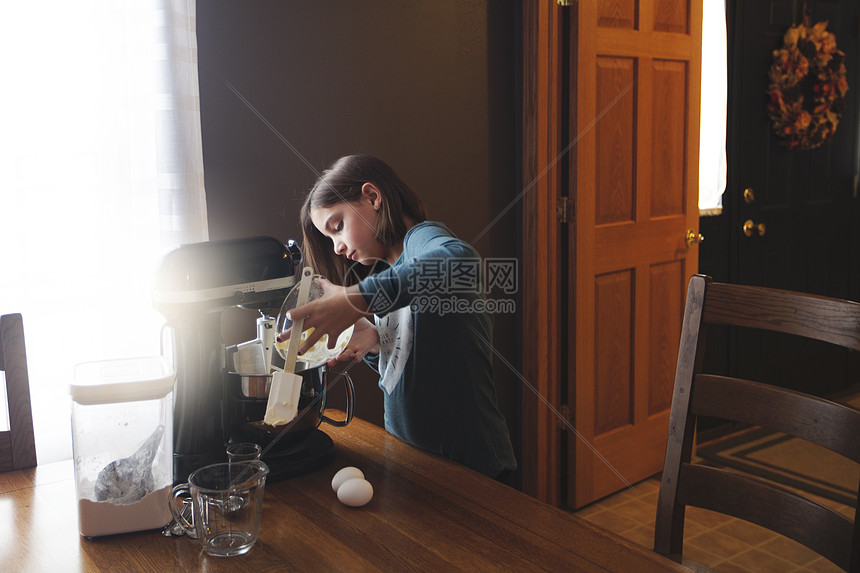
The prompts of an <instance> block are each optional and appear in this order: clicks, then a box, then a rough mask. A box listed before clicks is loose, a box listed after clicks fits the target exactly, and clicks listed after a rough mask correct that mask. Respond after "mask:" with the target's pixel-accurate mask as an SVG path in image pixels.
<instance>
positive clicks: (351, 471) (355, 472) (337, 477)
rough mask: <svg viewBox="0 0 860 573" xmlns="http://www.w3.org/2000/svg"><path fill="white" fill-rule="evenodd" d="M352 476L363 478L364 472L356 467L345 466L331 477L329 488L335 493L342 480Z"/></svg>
mask: <svg viewBox="0 0 860 573" xmlns="http://www.w3.org/2000/svg"><path fill="white" fill-rule="evenodd" d="M353 478H362V479H364V473H363V472H362V471H361V470H360V469H358V468H354V467H352V466H347V467H345V468H343V469H341V470H340V471H338V472H337V473H336V474H334V477H333V478H332V479H331V488H332V489H333V490H334V492H335V493H337V490H339V489H340V486H341V484H343V482H345V481H346V480H348V479H353Z"/></svg>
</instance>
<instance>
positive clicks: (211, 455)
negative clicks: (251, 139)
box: [153, 237, 355, 483]
mask: <svg viewBox="0 0 860 573" xmlns="http://www.w3.org/2000/svg"><path fill="white" fill-rule="evenodd" d="M300 263H301V251H300V250H299V248H298V246H297V245H296V243H295V241H289V242H288V243H287V244H286V245H284V244H282V243H281V242H280V241H278V240H277V239H275V238H273V237H250V238H243V239H233V240H224V241H207V242H203V243H195V244H190V245H184V246H182V247H179V248H178V249H176V250H174V251H172V252H170V253H168V254H167V255H166V256H165V257H164V259H163V260H162V263H161V266H160V268H159V269H158V272H157V275H156V287H155V291H154V292H153V305H154V306H155V308H156V310H157V311H159V312H160V313H161V314H162V315H163V316H164V317H165V318H166V320H167V323H166V326H165V331H166V333H167V334H168V335H169V338H170V342H171V345H170V350H171V351H172V359H173V362H174V369H175V372H176V387H175V390H174V401H175V402H174V430H173V435H174V447H173V451H174V454H173V455H174V466H173V467H174V472H173V474H174V476H173V477H174V481H175V482H176V483H180V482H184V481H186V480H187V478H188V475H189V474H190V473H191V472H192V471H194V470H195V469H198V468H200V467H203V466H204V465H208V464H211V463H216V462H220V461H224V459H225V448H226V446H227V445H228V444H229V443H235V442H255V443H257V444H259V445H260V446H261V447H262V449H263V453H262V455H261V459H262V460H263V461H265V462H266V463H267V465H269V467H270V468H271V473H270V475H269V479H270V480H277V479H284V478H287V477H291V476H294V475H300V474H302V473H306V472H309V471H313V470H315V469H318V468H320V467H323V466H324V465H326V464H327V463H328V462H329V461H330V460H331V458H332V456H333V455H334V445H333V443H332V441H331V438H330V437H329V436H327V435H326V434H325V433H323V432H322V431H320V430H319V429H318V428H317V427H318V426H319V424H320V423H321V422H323V421H325V422H327V423H329V424H332V425H336V426H343V425H346V424H348V423H349V421H350V420H351V419H352V412H353V409H354V396H355V393H354V388H353V385H352V380H351V379H350V378H349V376H348V375H345V374H341V375H339V377H340V376H343V377H344V379H345V381H346V391H347V416H346V419H345V420H343V421H335V420H331V419H330V418H327V417H326V416H324V415H323V411H324V409H325V395H326V389H327V376H328V373H327V372H326V368H325V366H324V365H322V366H317V367H311V368H309V366H312V365H308V364H302V363H299V364H297V367H296V373H297V374H301V376H302V389H301V397H300V401H299V412H298V415H297V416H296V419H295V420H293V421H292V422H291V423H289V424H286V425H284V426H268V425H266V424H263V423H262V420H263V417H264V414H265V408H266V403H267V401H268V392H269V386H270V384H271V377H272V375H271V370H272V367H273V366H275V365H276V363H277V361H278V360H280V359H281V358H280V356H279V355H278V354H277V353H276V352H275V351H274V350H275V348H274V347H275V344H274V341H275V334H276V332H275V330H276V319H275V318H273V315H274V314H275V313H277V312H278V309H280V308H281V306H282V303H283V302H284V300H285V298H286V296H287V294H288V293H289V292H290V289H291V288H292V287H293V286H294V285H295V284H296V270H297V268H298V267H299V266H300ZM234 307H239V308H245V309H254V310H257V311H259V312H260V317H259V318H258V319H257V321H256V326H257V338H255V339H254V340H250V341H247V342H243V343H241V344H237V345H234V346H230V347H226V346H225V345H224V343H223V341H222V338H221V320H222V314H223V312H224V311H225V310H227V309H229V308H234ZM248 350H253V351H254V352H253V357H254V360H253V362H248V361H247V360H246V359H245V357H246V356H247V355H248V354H249V353H248ZM239 357H242V360H237V358H239Z"/></svg>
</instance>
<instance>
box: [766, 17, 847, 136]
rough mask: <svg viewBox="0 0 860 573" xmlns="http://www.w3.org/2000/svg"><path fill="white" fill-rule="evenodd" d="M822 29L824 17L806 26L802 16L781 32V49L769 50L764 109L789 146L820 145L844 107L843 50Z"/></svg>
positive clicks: (830, 35) (837, 122)
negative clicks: (770, 55) (771, 55)
mask: <svg viewBox="0 0 860 573" xmlns="http://www.w3.org/2000/svg"><path fill="white" fill-rule="evenodd" d="M826 28H827V22H826V21H825V22H819V23H817V24H815V25H814V26H812V27H809V19H808V18H804V22H803V24H796V25H794V26H792V27H791V28H789V29H788V31H787V32H786V33H785V36H784V37H783V40H784V45H783V47H782V49H780V50H774V52H773V64H772V65H771V67H770V71H769V72H768V77H769V78H770V86H769V87H768V96H769V101H768V104H767V112H768V115H769V116H770V119H771V121H772V122H773V129H774V131H775V132H776V135H777V136H778V137H779V138H780V140H781V142H782V143H783V144H784V145H785V146H786V147H788V148H789V149H798V148H799V149H814V148H816V147H818V146H820V145H821V144H823V143H824V142H825V141H827V139H828V138H830V137H831V136H833V134H834V133H835V132H836V126H837V125H839V119H840V118H841V117H842V111H843V109H844V108H845V93H846V92H847V91H848V81H847V80H846V78H845V54H844V53H843V52H842V51H840V50H838V49H837V48H836V36H835V35H833V34H832V33H830V32H828V31H827V30H826Z"/></svg>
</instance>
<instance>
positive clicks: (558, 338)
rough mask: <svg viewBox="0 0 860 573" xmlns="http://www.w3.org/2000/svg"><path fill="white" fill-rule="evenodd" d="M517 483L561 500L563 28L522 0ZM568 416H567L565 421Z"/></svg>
mask: <svg viewBox="0 0 860 573" xmlns="http://www.w3.org/2000/svg"><path fill="white" fill-rule="evenodd" d="M522 7H523V15H522V16H523V68H522V74H523V75H522V78H523V82H522V85H523V100H522V101H523V136H522V140H523V145H522V147H523V158H522V160H523V170H522V173H523V181H522V189H523V193H524V194H523V198H522V201H523V203H522V209H523V242H522V245H523V254H522V261H523V263H522V268H523V280H522V283H521V284H522V288H523V294H522V305H523V309H522V316H523V335H522V341H523V350H522V352H523V383H524V388H523V392H522V416H523V417H522V456H521V457H522V459H521V460H520V465H521V467H522V487H523V491H524V492H526V493H528V494H529V495H531V496H533V497H536V498H538V499H540V500H541V501H544V502H547V503H550V504H552V505H559V503H560V500H561V487H560V484H561V483H562V480H561V467H562V466H561V439H560V438H561V431H560V428H561V427H563V423H562V420H561V419H560V418H561V417H565V418H568V416H565V415H564V413H563V410H562V405H561V389H562V384H561V376H562V374H563V372H562V369H561V352H562V349H563V348H565V347H566V345H564V344H562V326H563V324H564V321H565V319H564V314H563V313H562V294H563V293H562V289H561V285H562V272H561V271H562V269H561V265H559V261H560V253H561V248H562V232H561V225H560V224H559V222H558V218H557V211H556V210H557V207H558V203H559V199H560V198H561V196H562V193H561V190H562V189H563V186H562V181H561V176H562V165H561V163H562V161H567V160H568V157H567V156H566V155H564V154H563V148H562V139H561V135H562V133H561V130H562V125H563V124H562V101H561V97H562V86H561V85H560V82H561V81H562V78H563V77H564V76H563V73H562V62H563V60H564V58H563V57H562V45H563V42H562V30H563V19H564V18H566V17H567V14H566V13H565V12H564V11H563V10H562V9H561V8H560V7H559V5H558V3H557V2H552V1H547V0H542V1H540V2H523V3H522ZM568 421H569V419H568Z"/></svg>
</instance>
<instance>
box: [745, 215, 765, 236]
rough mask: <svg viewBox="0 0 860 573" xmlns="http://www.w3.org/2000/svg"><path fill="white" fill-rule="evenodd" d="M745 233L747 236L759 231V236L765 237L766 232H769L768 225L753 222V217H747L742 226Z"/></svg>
mask: <svg viewBox="0 0 860 573" xmlns="http://www.w3.org/2000/svg"><path fill="white" fill-rule="evenodd" d="M742 229H743V232H744V235H746V236H747V237H752V236H753V233H756V232H757V233H758V236H759V237H764V234H765V233H766V232H767V225H765V224H764V223H759V224H758V225H756V224H755V223H753V220H752V219H747V220H746V221H744V226H743V227H742Z"/></svg>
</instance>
